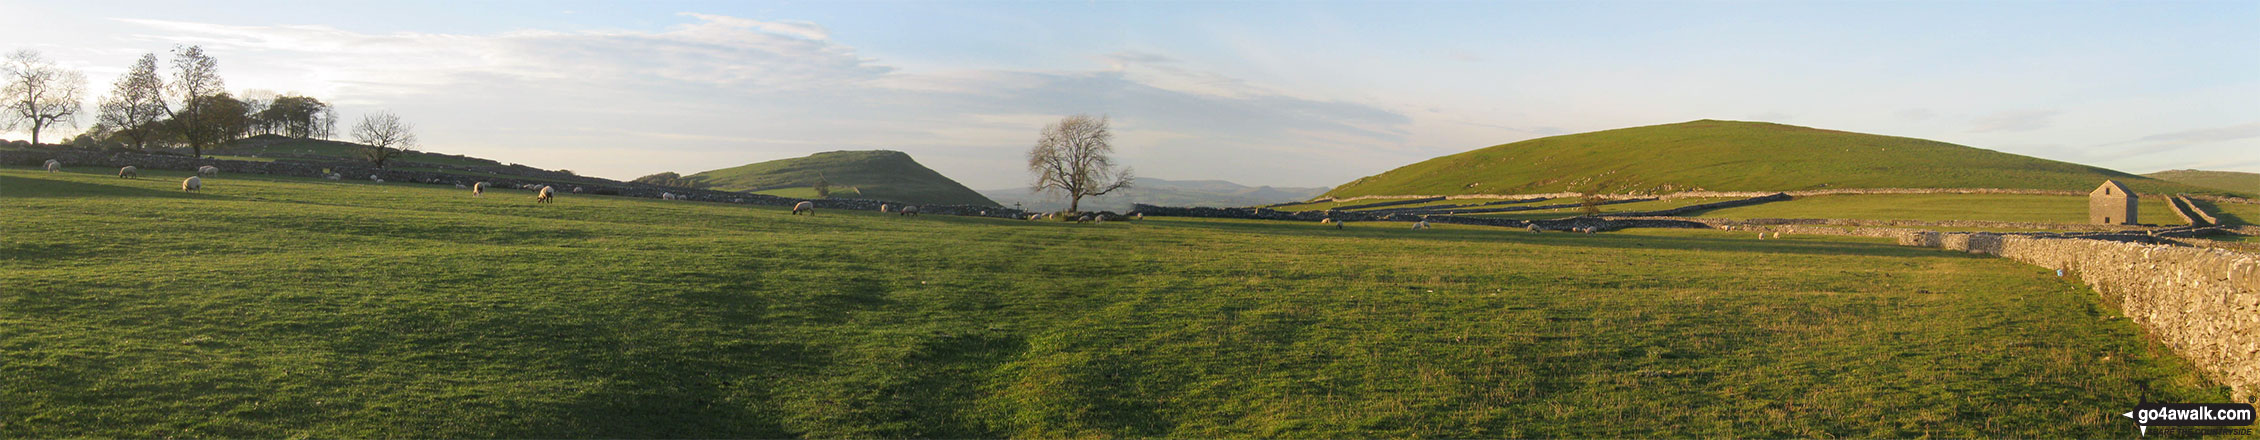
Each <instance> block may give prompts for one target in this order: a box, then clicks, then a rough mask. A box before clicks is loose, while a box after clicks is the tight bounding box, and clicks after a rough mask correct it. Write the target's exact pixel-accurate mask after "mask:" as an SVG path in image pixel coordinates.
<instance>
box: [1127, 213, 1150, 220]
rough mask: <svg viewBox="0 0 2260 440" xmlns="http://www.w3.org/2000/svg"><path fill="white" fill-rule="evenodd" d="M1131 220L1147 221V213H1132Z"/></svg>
mask: <svg viewBox="0 0 2260 440" xmlns="http://www.w3.org/2000/svg"><path fill="white" fill-rule="evenodd" d="M1130 219H1131V220H1145V219H1146V213H1143V212H1133V213H1130Z"/></svg>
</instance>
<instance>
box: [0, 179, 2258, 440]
mask: <svg viewBox="0 0 2260 440" xmlns="http://www.w3.org/2000/svg"><path fill="white" fill-rule="evenodd" d="M66 171H67V172H64V173H59V174H48V173H43V172H38V171H34V170H31V169H27V168H23V167H0V212H6V213H8V214H7V215H0V230H5V231H8V232H7V235H6V236H7V237H8V239H7V240H0V286H4V287H0V328H5V329H6V331H0V359H5V361H4V362H0V377H4V378H7V380H0V438H64V437H134V438H160V437H164V438H284V437H291V438H299V437H317V438H330V437H336V438H379V437H382V438H474V437H475V438H493V437H504V438H564V437H605V438H626V437H636V438H657V437H677V438H680V437H701V438H718V437H727V438H785V437H835V438H837V437H853V438H872V437H885V438H910V437H918V438H939V437H947V438H1003V437H1037V438H1065V437H1076V438H1123V437H1178V438H1216V437H1320V438H1351V437H1356V438H1368V437H1390V438H1397V437H1447V438H1459V437H1505V438H1519V437H1580V438H1589V437H1590V438H1599V437H1610V438H1614V437H1893V438H1910V437H1922V436H1926V435H1928V436H1940V437H1957V438H1968V437H2015V438H2074V437H2076V438H2090V437H2127V436H2128V434H2129V432H2130V431H2132V430H2133V429H2134V428H2133V427H2132V426H2129V424H2128V423H2127V422H2126V421H2124V420H2121V419H2119V418H2118V417H2117V416H2115V415H2113V414H2116V413H2117V412H2119V411H2123V410H2125V409H2126V408H2129V407H2131V406H2133V405H2134V404H2135V403H2136V402H2138V401H2152V402H2155V401H2168V402H2223V401H2227V396H2226V395H2225V393H2224V392H2223V391H2221V388H2219V387H2217V386H2214V385H2211V384H2209V383H2208V382H2206V381H2205V380H2204V379H2203V378H2202V377H2201V376H2199V375H2198V374H2196V373H2195V372H2194V371H2193V370H2191V369H2190V367H2189V366H2188V365H2187V364H2186V362H2183V361H2181V360H2179V359H2178V358H2175V357H2172V356H2171V355H2168V354H2165V353H2169V352H2168V351H2167V350H2166V349H2165V348H2163V347H2161V346H2159V345H2157V344H2155V343H2151V342H2147V340H2146V339H2145V337H2144V336H2143V335H2142V334H2141V333H2140V331H2139V330H2138V329H2137V328H2136V327H2135V326H2134V324H2132V323H2131V322H2130V321H2128V320H2125V319H2106V318H2107V317H2112V316H2116V315H2117V312H2115V311H2114V310H2113V309H2112V306H2111V305H2109V304H2105V303H2103V302H2101V301H2100V300H2099V299H2098V296H2097V295H2096V294H2095V293H2094V292H2092V291H2089V290H2088V289H2087V288H2086V287H2083V286H2081V285H2079V284H2077V283H2076V282H2073V281H2067V280H2066V279H2065V278H2060V277H2057V276H2055V275H2054V274H2052V273H2049V272H2047V271H2045V270H2042V269H2039V268H2035V267H2033V266H2028V265H2024V264H2019V263H2016V262H2014V261H2010V260H2006V259H1999V258H1989V257H1983V256H1977V255H1972V254H1968V253H1961V252H1944V251H1938V250H1934V249H1920V248H1908V247H1900V246H1894V245H1891V244H1888V243H1886V240H1870V239H1856V238H1833V237H1831V238H1813V237H1791V238H1789V239H1783V240H1765V241H1756V240H1751V239H1749V238H1747V237H1743V234H1741V233H1731V232H1714V231H1696V230H1637V231H1630V232H1621V233H1610V234H1600V235H1583V234H1530V233H1527V232H1521V231H1507V230H1500V229H1492V228H1473V227H1457V226H1451V225H1442V226H1440V227H1439V228H1438V229H1436V230H1429V231H1413V230H1408V229H1406V228H1405V227H1404V226H1405V225H1403V224H1401V223H1387V224H1364V223H1359V224H1353V225H1351V227H1350V228H1349V229H1348V230H1334V229H1332V228H1327V227H1322V226H1320V225H1316V224H1309V223H1287V222H1257V221H1230V220H1201V219H1163V218H1153V219H1148V220H1144V221H1135V222H1107V223H1103V224H1093V225H1076V224H1067V223H1057V222H1027V221H1010V220H1000V219H985V218H962V217H949V216H923V217H897V216H889V215H882V214H879V213H876V212H864V211H856V212H841V211H823V212H819V213H818V215H816V216H793V215H789V214H787V213H786V211H785V210H784V209H783V208H777V207H749V206H742V205H726V204H713V203H688V202H667V201H659V200H651V199H635V198H616V197H603V196H581V195H575V194H562V195H559V199H558V200H557V201H556V203H553V204H547V205H536V204H534V203H533V202H532V201H531V200H529V199H530V197H529V196H526V195H523V194H520V195H508V196H506V195H503V194H508V193H497V194H489V195H488V196H486V197H471V196H470V195H468V194H465V193H464V192H463V191H456V190H452V189H446V188H437V187H434V186H430V185H414V184H397V183H393V184H378V183H369V182H351V181H347V182H328V181H320V180H311V179H289V178H273V177H267V176H253V175H222V176H220V177H217V178H213V179H211V180H209V181H207V182H206V184H207V188H206V190H205V191H204V192H202V193H197V194H187V193H183V192H181V191H179V190H178V187H177V185H178V182H179V180H180V179H181V178H183V177H185V176H187V174H185V173H180V172H171V171H160V170H152V171H148V172H146V173H145V175H147V176H149V177H148V178H143V179H119V178H116V177H114V176H112V175H111V173H112V170H109V169H97V168H70V169H67V170H66ZM1344 255H1356V256H1357V258H1343V256H1344Z"/></svg>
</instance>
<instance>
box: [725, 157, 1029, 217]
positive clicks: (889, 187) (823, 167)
mask: <svg viewBox="0 0 2260 440" xmlns="http://www.w3.org/2000/svg"><path fill="white" fill-rule="evenodd" d="M818 179H823V180H825V181H828V182H830V183H831V185H832V187H834V188H835V189H836V191H835V192H834V194H833V195H832V196H833V197H835V198H859V199H871V200H886V201H894V202H904V203H924V204H942V205H976V206H1001V205H998V204H997V202H995V201H992V200H989V198H988V197H983V196H982V195H981V193H978V192H974V191H973V190H972V189H968V188H966V187H965V185H961V184H958V183H957V181H955V180H950V178H949V177H947V176H943V175H942V173H937V172H934V170H932V169H929V168H926V166H925V165H919V164H918V161H916V160H912V159H911V158H910V154H907V153H903V152H900V151H892V150H863V151H828V152H823V153H816V154H812V155H809V156H808V157H798V158H792V159H778V160H772V161H768V162H760V163H753V164H746V165H740V166H735V167H730V168H723V169H718V170H710V171H705V172H700V173H697V174H692V175H688V176H683V180H686V181H690V182H693V183H696V184H698V185H700V186H704V187H707V188H709V189H717V190H723V191H746V192H760V193H763V194H774V195H781V196H788V197H806V198H813V197H815V196H816V194H815V190H813V189H811V188H810V186H811V185H812V184H814V183H815V182H816V181H817V180H818Z"/></svg>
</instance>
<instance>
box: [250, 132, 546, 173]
mask: <svg viewBox="0 0 2260 440" xmlns="http://www.w3.org/2000/svg"><path fill="white" fill-rule="evenodd" d="M360 147H361V145H360V144H355V143H352V142H344V141H333V140H324V139H296V138H290V137H284V136H277V135H259V136H252V137H250V138H246V139H242V140H237V141H235V142H234V143H232V144H230V145H228V146H226V147H223V148H218V149H214V150H212V151H209V152H208V153H210V155H211V156H212V157H214V158H220V159H232V160H275V159H276V158H304V159H319V160H343V161H359V160H361V156H360V154H359V153H358V149H359V148H360ZM392 162H394V163H397V164H399V165H401V166H415V165H419V164H423V165H449V166H461V167H507V166H510V165H507V164H503V163H502V162H497V161H494V160H488V159H481V158H476V157H469V156H458V155H452V154H440V153H435V152H428V151H410V152H407V153H406V154H402V155H400V157H396V158H393V159H392Z"/></svg>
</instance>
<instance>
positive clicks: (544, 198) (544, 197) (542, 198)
mask: <svg viewBox="0 0 2260 440" xmlns="http://www.w3.org/2000/svg"><path fill="white" fill-rule="evenodd" d="M552 196H555V194H554V193H553V192H552V191H551V190H550V189H549V187H546V186H544V187H541V194H539V195H535V196H534V203H549V198H550V197H552Z"/></svg>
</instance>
